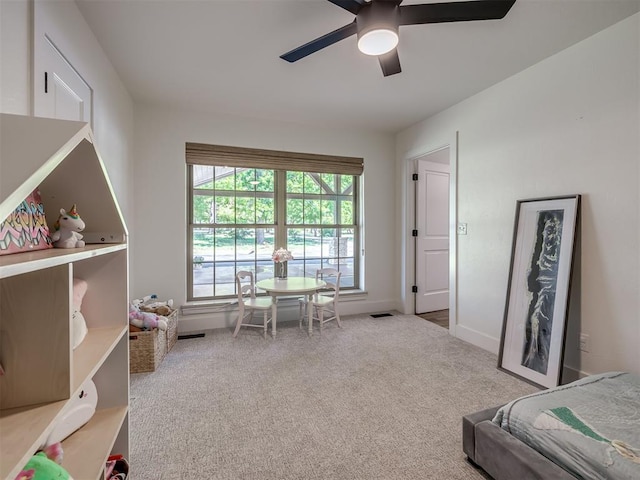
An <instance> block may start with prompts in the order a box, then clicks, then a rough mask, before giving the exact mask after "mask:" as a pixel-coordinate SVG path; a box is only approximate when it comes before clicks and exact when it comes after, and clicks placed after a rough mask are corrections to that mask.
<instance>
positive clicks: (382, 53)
mask: <svg viewBox="0 0 640 480" xmlns="http://www.w3.org/2000/svg"><path fill="white" fill-rule="evenodd" d="M329 1H330V2H331V3H333V4H334V5H337V6H338V7H341V8H344V9H345V10H348V11H349V12H351V13H353V14H354V15H355V16H356V18H355V19H354V20H353V22H351V23H349V24H348V25H345V26H344V27H340V28H338V29H337V30H334V31H333V32H330V33H327V34H326V35H323V36H321V37H318V38H316V39H315V40H311V41H310V42H309V43H305V44H304V45H302V46H300V47H298V48H294V49H293V50H291V51H290V52H287V53H285V54H283V55H280V58H282V59H284V60H286V61H287V62H290V63H293V62H296V61H298V60H300V59H301V58H304V57H306V56H307V55H311V54H312V53H314V52H317V51H318V50H321V49H323V48H325V47H328V46H330V45H333V44H334V43H337V42H339V41H340V40H344V39H345V38H347V37H350V36H351V35H354V34H356V35H357V36H358V49H359V50H360V51H361V52H362V53H364V54H366V55H373V56H377V57H378V60H379V62H380V67H382V73H383V75H384V76H385V77H387V76H389V75H395V74H396V73H400V72H401V71H402V70H401V68H400V58H399V57H398V50H397V49H396V46H397V45H398V28H399V27H400V26H401V25H420V24H424V23H443V22H469V21H472V20H496V19H500V18H503V17H504V16H505V15H506V14H507V12H509V10H510V9H511V7H512V6H513V4H514V3H515V2H516V0H470V1H462V2H446V3H425V4H422V5H402V6H401V5H400V4H401V3H402V0H368V1H367V0H329Z"/></svg>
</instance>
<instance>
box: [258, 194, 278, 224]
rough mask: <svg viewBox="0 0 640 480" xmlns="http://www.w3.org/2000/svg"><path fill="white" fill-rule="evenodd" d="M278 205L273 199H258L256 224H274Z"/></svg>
mask: <svg viewBox="0 0 640 480" xmlns="http://www.w3.org/2000/svg"><path fill="white" fill-rule="evenodd" d="M275 207H276V205H275V202H274V200H273V197H272V198H257V199H256V223H273V222H274V221H275V220H274V219H275V217H276V214H275V211H276V208H275Z"/></svg>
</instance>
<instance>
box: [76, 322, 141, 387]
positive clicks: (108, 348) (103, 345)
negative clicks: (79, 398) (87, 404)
mask: <svg viewBox="0 0 640 480" xmlns="http://www.w3.org/2000/svg"><path fill="white" fill-rule="evenodd" d="M128 331H129V329H128V327H125V326H115V327H107V328H90V329H89V332H88V333H87V336H86V337H85V338H84V340H83V341H82V343H81V344H80V345H78V347H77V348H76V349H75V350H74V351H73V395H75V394H76V393H79V390H80V388H81V387H82V384H83V383H84V382H85V381H86V380H87V379H89V378H93V376H94V375H95V373H96V372H97V370H98V369H99V368H100V366H101V365H102V364H103V363H104V361H105V359H106V358H107V357H108V356H109V354H110V353H111V352H112V351H113V349H114V348H115V346H116V345H117V344H118V341H119V340H120V339H121V338H122V337H123V336H124V335H125V333H126V332H128Z"/></svg>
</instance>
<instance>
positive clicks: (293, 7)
mask: <svg viewBox="0 0 640 480" xmlns="http://www.w3.org/2000/svg"><path fill="white" fill-rule="evenodd" d="M76 2H77V4H78V5H79V8H80V10H81V12H82V13H83V15H84V17H85V18H86V20H87V22H88V23H89V25H90V27H91V29H92V30H93V32H94V33H95V35H96V37H97V38H98V41H99V42H100V44H101V45H102V47H103V48H104V50H105V52H106V54H107V56H108V57H109V59H110V60H111V62H112V63H113V65H114V67H115V69H116V70H117V72H118V74H119V76H120V78H121V79H122V81H123V82H124V84H125V86H126V88H127V89H128V90H129V92H130V93H131V95H132V97H133V99H134V101H135V102H139V103H146V104H159V105H166V106H170V107H173V108H179V109H189V110H198V111H212V112H221V113H226V114H232V115H238V116H243V117H253V118H263V119H274V120H280V121H289V122H296V123H304V124H310V125H318V126H327V127H333V128H336V127H337V128H349V129H357V130H376V131H384V132H393V133H395V132H398V131H400V130H402V129H404V128H406V127H408V126H410V125H412V124H414V123H416V122H418V121H420V120H422V119H424V118H427V117H429V116H430V115H433V114H435V113H437V112H439V111H441V110H444V109H445V108H447V107H449V106H451V105H454V104H456V103H458V102H460V101H461V100H463V99H465V98H467V97H469V96H471V95H473V94H475V93H477V92H479V91H481V90H483V89H485V88H487V87H489V86H491V85H493V84H495V83H497V82H499V81H501V80H503V79H505V78H507V77H509V76H511V75H514V74H515V73H517V72H520V71H522V70H523V69H525V68H527V67H529V66H531V65H533V64H535V63H537V62H539V61H540V60H542V59H544V58H546V57H549V56H550V55H553V54H554V53H556V52H558V51H560V50H563V49H565V48H567V47H568V46H570V45H572V44H574V43H576V42H578V41H580V40H582V39H584V38H586V37H588V36H590V35H592V34H594V33H596V32H598V31H600V30H602V29H604V28H606V27H608V26H610V25H612V24H614V23H616V22H618V21H620V20H622V19H624V18H626V17H628V16H630V15H632V14H634V13H636V12H638V11H639V10H640V0H517V1H516V3H515V5H514V6H513V8H512V9H511V11H510V12H509V13H508V14H507V16H506V17H505V18H504V19H503V20H491V21H479V22H461V23H448V24H431V25H413V26H403V27H400V44H399V47H398V48H399V50H398V51H399V55H400V62H401V65H402V73H400V74H398V75H393V76H390V77H386V78H385V77H383V76H382V73H381V71H380V66H379V65H378V61H377V59H376V58H375V57H367V56H365V55H362V54H361V53H359V52H358V50H357V47H356V39H355V36H353V37H350V38H348V39H346V40H343V41H341V42H338V43H337V44H334V45H332V46H330V47H328V48H325V49H324V50H321V51H319V52H316V53H314V54H312V55H310V56H308V57H306V58H304V59H302V60H300V61H298V62H296V63H291V64H290V63H287V62H285V61H284V60H282V59H280V58H279V56H280V55H281V54H283V53H285V52H287V51H289V50H291V49H293V48H295V47H298V46H300V45H302V44H304V43H306V42H308V41H310V40H312V39H314V38H316V37H319V36H321V35H323V34H325V33H328V32H330V31H332V30H334V29H336V28H338V27H341V26H343V25H345V24H347V23H350V22H351V21H352V20H353V18H354V16H353V15H352V14H351V13H349V12H347V11H346V10H343V9H341V8H339V7H337V6H335V5H333V4H331V3H330V2H328V1H325V0H199V1H193V0H166V1H158V0H117V1H116V0H76ZM429 2H432V0H405V2H404V3H403V4H405V5H407V4H418V3H429Z"/></svg>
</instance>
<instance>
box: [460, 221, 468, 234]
mask: <svg viewBox="0 0 640 480" xmlns="http://www.w3.org/2000/svg"><path fill="white" fill-rule="evenodd" d="M466 234H467V224H466V223H459V224H458V235H466Z"/></svg>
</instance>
